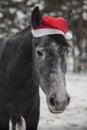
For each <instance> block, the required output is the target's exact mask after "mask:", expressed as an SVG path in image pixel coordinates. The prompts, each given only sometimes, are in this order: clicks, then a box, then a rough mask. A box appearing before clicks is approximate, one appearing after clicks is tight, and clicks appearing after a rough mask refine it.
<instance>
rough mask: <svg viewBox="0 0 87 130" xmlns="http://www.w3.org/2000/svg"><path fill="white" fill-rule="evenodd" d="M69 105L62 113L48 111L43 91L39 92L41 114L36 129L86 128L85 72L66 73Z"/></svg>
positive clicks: (62, 129)
mask: <svg viewBox="0 0 87 130" xmlns="http://www.w3.org/2000/svg"><path fill="white" fill-rule="evenodd" d="M66 81H67V90H68V92H69V94H70V96H71V102H70V105H69V106H68V107H67V109H66V110H65V112H64V113H61V114H58V115H56V114H52V113H50V112H49V110H48V108H47V104H46V100H45V95H44V93H43V92H42V91H41V90H40V94H41V115H40V121H39V126H38V130H87V74H78V75H77V74H70V73H68V74H67V75H66Z"/></svg>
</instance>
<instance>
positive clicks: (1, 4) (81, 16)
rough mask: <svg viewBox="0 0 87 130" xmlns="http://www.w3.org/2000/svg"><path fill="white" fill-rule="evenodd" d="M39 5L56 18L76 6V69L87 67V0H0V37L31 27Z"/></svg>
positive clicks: (73, 24)
mask: <svg viewBox="0 0 87 130" xmlns="http://www.w3.org/2000/svg"><path fill="white" fill-rule="evenodd" d="M35 6H39V7H40V9H41V10H42V12H43V13H44V14H49V15H52V16H56V17H57V16H65V15H66V12H67V11H68V10H69V9H72V24H71V25H70V30H72V32H73V35H74V37H73V40H72V43H73V49H72V56H73V61H74V62H73V71H78V72H79V71H80V70H87V68H86V67H87V0H79V1H78V0H0V37H6V36H10V35H12V34H14V33H16V32H18V31H19V30H21V29H24V28H25V27H27V26H29V24H30V20H31V19H30V18H31V17H30V16H31V11H32V10H33V8H34V7H35Z"/></svg>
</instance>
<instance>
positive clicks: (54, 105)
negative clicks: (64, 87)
mask: <svg viewBox="0 0 87 130" xmlns="http://www.w3.org/2000/svg"><path fill="white" fill-rule="evenodd" d="M69 102H70V97H69V95H68V96H66V97H65V99H64V101H61V102H60V101H59V100H58V99H57V98H56V96H55V95H52V96H51V97H49V98H47V104H48V108H49V110H50V111H51V112H52V113H55V114H58V113H62V112H64V110H65V109H66V107H67V106H68V104H69Z"/></svg>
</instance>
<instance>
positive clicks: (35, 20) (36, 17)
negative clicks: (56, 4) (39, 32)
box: [31, 7, 42, 29]
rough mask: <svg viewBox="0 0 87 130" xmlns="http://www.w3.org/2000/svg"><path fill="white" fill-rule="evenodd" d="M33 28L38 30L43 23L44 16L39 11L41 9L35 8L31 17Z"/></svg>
mask: <svg viewBox="0 0 87 130" xmlns="http://www.w3.org/2000/svg"><path fill="white" fill-rule="evenodd" d="M31 22H32V26H33V27H34V28H35V29H37V28H38V26H39V25H40V24H41V22H42V15H41V13H40V11H39V7H36V8H34V10H33V11H32V15H31Z"/></svg>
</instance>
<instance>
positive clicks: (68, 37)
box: [65, 32, 73, 40]
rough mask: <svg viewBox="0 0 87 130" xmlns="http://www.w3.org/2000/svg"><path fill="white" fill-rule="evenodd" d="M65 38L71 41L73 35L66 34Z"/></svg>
mask: <svg viewBox="0 0 87 130" xmlns="http://www.w3.org/2000/svg"><path fill="white" fill-rule="evenodd" d="M65 37H66V39H67V40H71V39H72V38H73V35H72V33H71V32H67V33H66V34H65Z"/></svg>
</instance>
